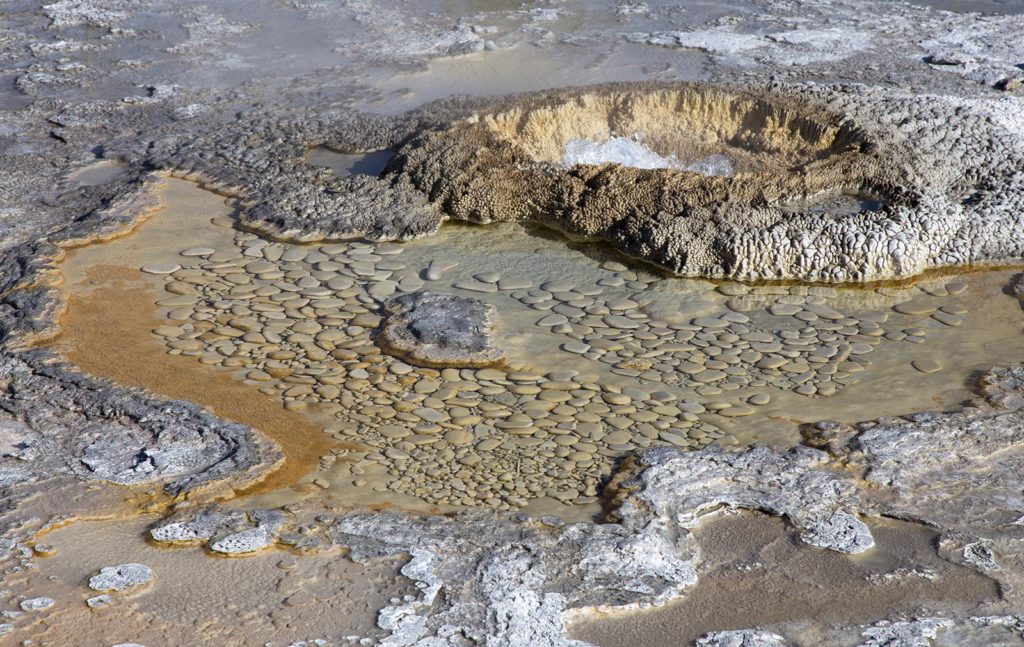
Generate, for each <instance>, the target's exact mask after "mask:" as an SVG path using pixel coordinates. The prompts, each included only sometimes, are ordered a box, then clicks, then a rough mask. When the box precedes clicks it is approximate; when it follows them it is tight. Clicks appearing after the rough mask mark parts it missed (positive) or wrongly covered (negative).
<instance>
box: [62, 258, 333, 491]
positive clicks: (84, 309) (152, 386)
mask: <svg viewBox="0 0 1024 647" xmlns="http://www.w3.org/2000/svg"><path fill="white" fill-rule="evenodd" d="M86 279H87V282H88V283H91V284H93V285H94V286H95V287H94V288H93V291H92V293H91V294H90V296H89V297H88V298H83V297H81V296H78V295H76V294H71V295H70V296H69V301H68V307H67V310H66V311H65V313H64V315H63V316H62V317H61V320H60V327H61V334H60V335H59V336H58V337H57V339H56V340H55V347H56V350H58V351H59V352H60V353H61V354H62V355H64V357H66V358H67V359H68V361H70V362H72V363H73V364H75V365H76V366H78V367H79V368H81V369H82V370H83V371H86V372H88V373H92V374H93V375H99V376H102V377H106V378H109V379H111V380H113V381H114V382H117V383H118V384H122V385H128V386H141V387H143V388H145V389H147V390H149V391H151V392H153V393H154V394H157V395H161V396H165V397H168V398H174V399H179V400H189V401H191V402H195V403H197V404H200V405H202V406H204V407H206V408H208V409H209V410H211V411H212V412H213V413H215V414H216V415H217V416H219V417H221V418H225V419H227V420H233V421H236V422H241V423H244V424H247V425H249V426H251V427H254V428H256V429H258V430H259V431H261V432H262V433H264V434H266V435H267V436H269V437H271V438H273V439H274V440H275V441H276V442H277V443H278V444H279V445H280V446H281V450H282V451H283V452H284V455H285V461H284V464H283V465H282V466H281V467H280V468H278V469H277V470H275V471H274V472H273V473H272V474H270V475H269V476H268V477H267V478H266V479H264V480H263V481H261V482H260V483H259V484H257V485H256V486H254V487H253V488H251V490H250V491H251V492H254V493H255V492H264V491H270V490H272V489H275V488H278V487H286V486H289V485H294V484H295V483H296V482H297V481H298V480H299V479H300V478H302V477H303V476H304V475H305V474H307V473H308V472H310V471H311V470H312V469H313V468H315V467H316V465H317V464H318V461H319V458H320V455H322V454H324V453H326V452H327V451H329V450H330V448H331V447H335V446H337V444H338V443H336V442H335V441H333V440H332V439H331V438H330V437H329V436H328V435H326V434H324V433H322V432H321V430H320V429H319V428H318V427H316V426H314V425H313V424H312V423H311V422H309V421H308V420H306V419H304V417H303V416H302V415H301V414H296V413H292V412H290V411H288V410H286V409H284V408H283V407H282V406H281V404H280V402H277V401H275V400H273V399H271V398H270V397H268V396H265V395H263V394H261V393H257V392H255V389H254V388H253V387H252V386H249V385H246V384H243V383H242V382H238V381H235V380H234V379H232V378H231V377H230V376H229V375H228V374H227V373H226V372H225V371H220V370H216V369H212V368H209V367H206V366H204V365H203V364H200V363H199V362H198V361H197V359H196V358H195V357H186V356H182V355H168V354H167V352H166V350H165V349H164V348H163V346H162V345H161V344H160V343H159V341H158V340H157V339H156V338H154V337H153V335H152V333H151V331H152V330H153V329H154V328H156V327H158V326H161V325H164V324H165V322H164V321H162V320H161V319H158V318H157V316H156V314H155V312H154V310H155V308H154V307H153V296H154V295H153V293H152V289H151V288H150V287H149V285H147V284H146V283H144V282H142V281H139V280H138V270H133V269H130V268H124V267H113V266H96V267H93V268H91V269H90V270H89V271H88V273H87V275H86Z"/></svg>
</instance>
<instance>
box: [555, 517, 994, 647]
mask: <svg viewBox="0 0 1024 647" xmlns="http://www.w3.org/2000/svg"><path fill="white" fill-rule="evenodd" d="M871 530H872V534H873V535H874V537H875V540H876V542H877V545H876V547H875V548H873V549H871V550H870V551H868V552H867V553H864V554H862V555H858V556H849V555H843V554H840V553H836V552H833V551H830V550H827V549H822V548H815V547H811V546H808V545H806V544H803V543H801V542H800V541H799V539H797V537H796V534H797V533H796V531H794V530H793V529H792V528H791V527H789V526H787V524H786V522H785V521H783V520H782V519H779V518H777V517H771V516H768V515H764V514H760V513H753V512H743V513H739V514H725V515H722V516H719V517H717V518H715V519H712V520H708V521H706V522H705V523H703V524H701V525H700V526H699V527H697V528H696V529H695V530H694V534H695V535H696V536H697V538H698V540H699V542H700V546H701V551H702V553H703V565H702V566H701V567H699V568H698V574H699V576H700V581H699V582H698V583H697V585H696V586H695V587H694V588H693V589H691V590H690V591H688V592H686V593H684V595H683V596H682V597H681V598H680V599H679V600H678V601H676V602H673V603H670V604H668V605H667V606H665V607H661V608H658V609H652V610H646V611H638V612H633V613H628V614H608V615H596V614H595V615H589V616H587V617H583V618H580V619H579V620H578V622H577V623H576V624H575V625H574V626H573V627H572V629H571V633H572V635H573V637H574V638H576V639H579V640H585V641H587V642H590V643H593V644H595V645H599V646H601V647H618V646H620V645H630V646H631V647H670V646H671V647H675V646H677V645H688V644H691V642H692V641H693V640H695V639H696V638H698V637H700V636H701V635H703V634H705V633H708V632H711V631H726V630H736V629H744V628H749V627H760V628H764V629H772V630H777V629H778V628H779V627H799V628H801V630H803V631H806V630H807V627H808V626H810V625H812V624H813V625H814V626H818V627H822V626H833V627H842V626H850V625H854V624H860V623H868V622H872V621H873V620H875V619H876V618H879V617H882V616H892V615H894V614H900V613H907V614H914V613H917V612H924V613H927V611H928V610H929V609H931V610H935V609H942V610H943V612H949V610H951V609H957V610H964V611H970V610H971V609H973V608H976V607H977V606H979V605H980V604H982V603H983V602H986V601H991V600H995V599H998V597H999V587H998V585H997V584H996V582H995V581H994V580H992V579H990V578H988V577H986V576H984V575H982V574H980V573H978V572H976V571H974V570H972V569H970V568H967V567H965V566H960V565H956V564H952V563H950V562H947V561H944V560H943V559H942V558H941V557H939V555H938V553H937V552H936V548H935V546H936V541H937V537H938V535H937V533H935V532H934V531H933V530H931V529H929V528H927V527H925V526H921V525H917V524H911V523H907V522H898V521H893V520H884V519H879V520H876V521H874V522H872V524H871ZM783 633H785V632H783ZM807 638H811V637H807ZM822 638H823V637H820V636H819V637H816V638H814V639H812V640H811V641H810V642H806V643H802V644H827V643H826V642H820V640H821V639H822Z"/></svg>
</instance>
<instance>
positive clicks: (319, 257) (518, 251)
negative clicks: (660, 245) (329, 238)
mask: <svg viewBox="0 0 1024 647" xmlns="http://www.w3.org/2000/svg"><path fill="white" fill-rule="evenodd" d="M161 198H162V200H163V202H164V204H165V207H164V208H163V210H162V211H160V212H159V213H158V214H155V215H154V216H153V217H151V218H149V219H148V220H147V221H146V222H144V223H143V224H142V225H140V226H139V227H138V228H137V230H136V231H135V232H134V233H132V234H131V235H129V236H125V237H123V238H121V239H118V240H115V241H112V242H109V243H106V244H102V245H91V246H88V247H84V248H81V249H77V250H73V251H72V252H70V253H69V254H68V256H67V258H66V259H65V260H64V261H63V262H62V263H61V264H60V271H61V272H62V273H63V274H64V276H65V286H66V287H67V289H68V291H69V293H70V301H69V307H68V310H67V312H66V313H65V315H64V317H63V319H62V321H61V324H62V328H63V333H62V335H61V336H60V338H58V340H57V342H56V349H57V350H58V351H59V352H61V353H63V354H64V355H65V356H66V357H67V358H68V359H69V360H71V361H72V362H74V363H76V364H77V365H79V366H81V367H82V368H83V369H85V370H87V371H89V372H91V373H94V374H97V375H103V376H106V377H110V378H111V379H114V380H115V381H117V382H119V383H122V384H128V385H138V386H143V387H146V388H148V389H150V390H151V391H153V392H155V393H158V394H161V395H165V396H169V397H174V398H183V399H188V400H192V401H195V402H198V403H200V404H202V405H204V406H207V407H209V408H211V409H212V410H213V411H214V412H215V413H217V414H218V415H221V416H223V417H225V418H229V419H232V420H237V421H239V422H244V423H246V424H249V425H251V426H253V427H256V428H257V429H260V430H262V431H263V432H264V433H266V434H267V435H269V436H270V437H272V438H274V439H275V440H276V441H277V442H278V443H280V444H281V446H282V448H283V450H284V453H285V455H286V461H285V464H284V467H282V468H281V469H279V470H278V471H276V472H275V473H273V474H272V475H271V477H270V478H269V479H268V480H267V481H265V482H264V483H263V484H262V485H260V486H259V487H258V489H257V490H256V491H255V492H253V493H251V496H249V497H248V498H246V499H244V500H243V501H242V502H241V504H242V505H284V504H287V503H291V502H294V501H297V500H311V499H316V500H318V501H320V502H322V503H325V504H330V505H368V506H378V507H383V506H399V507H403V508H410V509H416V510H424V511H447V510H453V509H456V508H458V507H465V506H484V507H491V508H498V509H509V508H523V509H524V510H525V511H526V512H528V513H533V514H551V513H554V514H558V515H560V516H562V517H565V518H569V519H589V518H592V517H595V516H597V515H599V514H600V500H599V493H600V488H601V484H602V482H603V480H604V479H606V478H607V477H608V476H609V475H610V474H611V473H612V472H613V471H614V469H615V466H616V464H617V462H618V460H619V459H621V458H622V457H623V456H626V455H628V454H629V453H631V452H634V451H636V450H638V449H640V448H644V447H651V446H658V445H675V446H679V447H684V448H699V447H704V446H707V445H708V444H711V443H719V444H723V445H734V446H735V445H747V444H750V443H753V442H769V443H772V444H775V445H778V446H791V445H793V444H796V443H798V442H799V438H800V436H799V431H798V425H799V424H800V423H805V422H813V421H815V420H820V419H834V420H839V421H844V422H855V421H858V420H865V419H872V418H875V417H878V416H883V415H900V414H904V413H909V412H913V411H920V410H929V409H931V410H936V409H938V410H953V409H956V408H958V407H959V406H960V405H961V404H962V403H963V402H964V401H965V400H966V399H967V398H969V396H970V387H971V383H972V380H973V379H974V377H975V376H976V374H977V372H978V371H981V370H985V369H988V368H990V367H991V366H994V365H998V364H1005V363H1010V362H1019V361H1021V360H1024V336H1022V335H1021V329H1022V321H1024V316H1022V311H1021V307H1020V304H1019V303H1018V301H1017V300H1016V299H1015V298H1013V297H1011V296H1008V295H1007V294H1004V292H1003V289H1004V286H1006V285H1007V283H1008V282H1009V280H1010V278H1011V277H1012V276H1013V275H1014V274H1015V273H1016V270H1012V269H1006V268H1004V269H993V270H987V271H976V272H960V273H949V274H944V275H931V276H927V277H923V278H921V279H918V280H915V281H905V282H901V283H894V284H891V285H880V286H878V285H876V286H856V287H845V286H838V287H837V286H806V285H740V284H732V283H714V282H709V281H703V280H693V279H679V278H674V277H666V276H664V275H662V274H660V273H658V272H657V271H655V270H651V269H648V268H645V267H640V266H637V265H636V264H633V263H629V262H628V259H623V258H622V257H620V256H617V255H615V254H614V253H613V252H611V251H610V250H609V249H608V248H607V247H605V246H601V245H589V244H581V243H574V242H570V241H567V240H566V239H564V238H562V237H561V236H558V235H555V234H552V233H551V232H549V231H547V230H543V229H539V228H536V227H532V226H524V225H519V224H502V225H491V226H486V227H484V226H471V225H449V226H445V227H444V228H442V230H441V231H440V232H439V233H438V234H437V235H435V236H432V237H428V238H425V239H422V240H416V241H410V242H407V243H403V244H395V243H384V244H375V243H366V242H358V241H353V242H349V243H332V244H325V245H291V244H282V243H277V242H270V241H267V240H265V239H262V238H260V237H258V236H256V235H254V234H251V233H248V232H243V231H238V230H236V229H234V228H233V227H232V225H233V221H232V219H231V218H230V217H229V209H228V207H227V206H226V205H225V204H224V200H223V198H221V197H220V196H217V195H215V194H213V193H210V192H207V191H204V190H202V189H200V188H198V187H197V186H196V185H194V184H192V183H189V182H185V181H182V180H173V179H171V180H167V181H166V182H165V185H164V188H163V189H161ZM140 268H146V270H147V271H142V270H141V269H140ZM423 289H426V290H434V291H438V292H443V293H453V294H459V295H462V296H469V297H474V298H478V299H481V300H484V301H487V302H489V303H492V304H494V305H495V306H496V308H497V309H498V312H499V326H498V329H497V343H498V346H499V347H500V348H501V349H503V350H504V351H505V352H506V355H507V357H508V366H507V367H506V368H504V369H483V370H469V369H462V370H457V369H444V370H435V369H427V368H418V367H414V366H409V365H407V364H405V363H404V362H402V361H399V360H397V359H395V358H392V357H390V356H388V355H385V354H383V353H382V351H381V350H380V348H379V347H378V346H377V345H376V343H375V336H376V330H377V327H378V326H379V323H380V320H381V318H380V314H381V305H380V304H381V303H382V302H383V301H385V300H386V299H387V298H389V297H390V296H392V295H394V294H401V293H407V292H413V291H417V290H423ZM115 304H116V305H115ZM566 504H572V505H566Z"/></svg>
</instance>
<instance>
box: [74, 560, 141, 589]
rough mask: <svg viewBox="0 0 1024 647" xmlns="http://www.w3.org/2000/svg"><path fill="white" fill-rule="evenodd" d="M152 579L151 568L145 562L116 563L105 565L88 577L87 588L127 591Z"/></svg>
mask: <svg viewBox="0 0 1024 647" xmlns="http://www.w3.org/2000/svg"><path fill="white" fill-rule="evenodd" d="M151 581H153V569H151V568H150V567H148V566H146V565H145V564H135V563H128V564H118V565H117V566H105V567H103V568H101V569H100V572H99V573H97V574H96V575H93V576H92V577H90V578H89V588H90V589H92V590H93V591H101V592H106V591H116V592H121V591H128V590H130V589H134V588H136V587H139V586H142V585H143V584H148V583H149V582H151Z"/></svg>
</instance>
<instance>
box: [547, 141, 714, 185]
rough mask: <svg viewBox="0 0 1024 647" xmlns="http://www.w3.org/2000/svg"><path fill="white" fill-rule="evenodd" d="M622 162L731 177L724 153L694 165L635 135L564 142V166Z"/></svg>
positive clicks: (706, 158)
mask: <svg viewBox="0 0 1024 647" xmlns="http://www.w3.org/2000/svg"><path fill="white" fill-rule="evenodd" d="M608 163H614V164H621V165H623V166H629V167H632V168H643V169H657V168H670V169H678V170H686V171H690V172H692V173H700V174H701V175H719V176H723V177H732V175H733V168H732V164H730V163H729V160H728V159H727V158H726V157H725V156H724V155H710V156H708V157H705V158H703V159H699V160H697V161H695V162H693V163H691V164H686V163H684V162H680V161H679V160H678V159H677V158H676V156H675V155H669V156H668V157H662V156H661V155H658V154H657V153H655V152H654V151H653V150H651V149H650V148H648V147H647V146H645V145H644V144H643V142H641V141H640V140H639V139H638V138H636V137H613V138H611V139H609V140H608V141H606V142H596V141H593V140H591V139H571V140H569V142H568V143H566V145H565V153H564V154H563V155H562V166H563V167H565V168H571V167H573V166H576V165H577V164H608Z"/></svg>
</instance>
